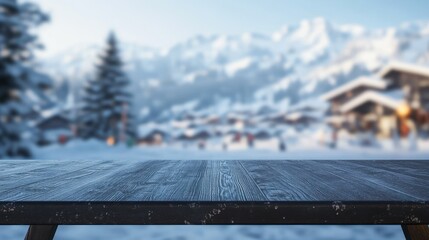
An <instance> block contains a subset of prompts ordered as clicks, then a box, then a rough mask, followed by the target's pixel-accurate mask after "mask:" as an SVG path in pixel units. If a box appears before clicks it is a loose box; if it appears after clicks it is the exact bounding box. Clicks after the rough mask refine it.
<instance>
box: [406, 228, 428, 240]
mask: <svg viewBox="0 0 429 240" xmlns="http://www.w3.org/2000/svg"><path fill="white" fill-rule="evenodd" d="M401 226H402V231H403V232H404V235H405V239H406V240H427V239H429V228H428V225H401Z"/></svg>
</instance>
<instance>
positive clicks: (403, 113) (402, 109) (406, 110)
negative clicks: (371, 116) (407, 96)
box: [396, 104, 411, 118]
mask: <svg viewBox="0 0 429 240" xmlns="http://www.w3.org/2000/svg"><path fill="white" fill-rule="evenodd" d="M410 113H411V108H410V107H409V106H408V105H407V104H401V105H399V107H398V108H397V109H396V114H398V116H399V117H401V118H405V117H408V116H409V115H410Z"/></svg>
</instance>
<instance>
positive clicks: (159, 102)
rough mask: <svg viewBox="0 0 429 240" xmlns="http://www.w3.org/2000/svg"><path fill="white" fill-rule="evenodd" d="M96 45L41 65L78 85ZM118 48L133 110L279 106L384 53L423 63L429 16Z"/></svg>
mask: <svg viewBox="0 0 429 240" xmlns="http://www.w3.org/2000/svg"><path fill="white" fill-rule="evenodd" d="M101 47H102V44H100V46H98V45H91V46H80V47H75V48H72V49H69V50H68V51H66V52H63V53H60V54H58V55H57V56H55V57H52V58H49V59H45V60H44V66H45V69H46V71H47V72H48V73H50V74H51V75H53V77H54V78H57V79H58V80H59V81H63V80H64V79H68V81H69V82H70V83H71V85H72V86H74V88H75V89H78V88H79V86H81V85H82V84H83V83H84V82H85V79H88V78H90V77H91V75H92V74H93V72H94V66H95V64H96V63H97V55H98V54H99V53H100V50H101ZM122 56H123V58H124V60H125V63H126V69H127V71H128V74H129V76H130V77H131V78H132V80H133V86H132V90H133V93H134V96H135V106H136V108H137V109H139V111H140V114H141V117H151V118H155V117H156V118H160V117H161V118H162V117H169V116H171V115H175V114H177V113H180V112H183V111H187V110H194V111H196V112H201V113H204V112H212V111H218V112H219V111H227V110H228V109H231V108H234V109H254V110H257V108H260V107H271V108H276V109H287V107H288V106H290V105H291V104H294V103H297V102H299V101H302V100H304V99H308V98H311V97H315V96H317V95H319V94H321V93H323V92H325V91H327V90H329V89H331V88H333V87H334V86H337V85H339V84H343V83H344V82H347V81H349V80H352V79H354V78H355V77H358V76H360V75H366V74H370V73H373V72H375V71H377V70H378V69H379V68H380V67H382V66H383V65H384V64H386V63H387V62H389V61H392V60H400V61H406V62H411V63H416V64H421V65H428V64H429V21H426V22H425V21H422V22H413V23H405V24H402V25H400V26H398V27H391V28H386V29H377V30H369V29H365V28H364V27H362V26H358V25H338V24H332V23H330V22H328V21H327V20H325V19H323V18H316V19H312V20H303V21H301V22H300V23H298V24H292V25H286V26H284V27H282V28H281V29H279V30H278V31H276V32H274V33H273V34H272V35H265V34H258V33H244V34H242V35H213V36H196V37H193V38H191V39H189V40H188V41H185V42H182V43H178V44H176V45H175V46H173V47H171V48H169V49H153V48H147V47H142V46H139V45H135V44H128V43H124V44H122Z"/></svg>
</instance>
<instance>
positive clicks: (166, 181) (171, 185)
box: [0, 160, 429, 202]
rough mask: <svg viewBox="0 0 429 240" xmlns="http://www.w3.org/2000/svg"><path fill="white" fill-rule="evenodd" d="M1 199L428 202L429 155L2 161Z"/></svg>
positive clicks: (0, 176) (0, 166) (0, 178)
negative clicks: (384, 158)
mask: <svg viewBox="0 0 429 240" xmlns="http://www.w3.org/2000/svg"><path fill="white" fill-rule="evenodd" d="M0 169H2V170H1V171H0V201H3V202H4V201H429V161H203V160H201V161H197V160H192V161H141V162H126V161H25V162H24V161H1V162H0Z"/></svg>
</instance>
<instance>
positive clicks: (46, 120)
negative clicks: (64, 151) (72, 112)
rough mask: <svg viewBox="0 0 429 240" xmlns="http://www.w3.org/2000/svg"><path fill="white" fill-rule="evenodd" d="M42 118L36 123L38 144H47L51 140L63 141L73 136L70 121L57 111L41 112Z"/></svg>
mask: <svg viewBox="0 0 429 240" xmlns="http://www.w3.org/2000/svg"><path fill="white" fill-rule="evenodd" d="M42 115H43V118H42V119H41V120H40V121H38V122H37V123H36V128H37V129H38V135H39V136H38V140H37V143H38V145H41V146H44V145H49V144H51V143H53V142H61V143H65V141H67V139H69V138H71V137H73V132H72V122H71V121H70V119H69V118H68V117H66V116H64V114H61V113H59V112H55V113H51V114H42Z"/></svg>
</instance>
